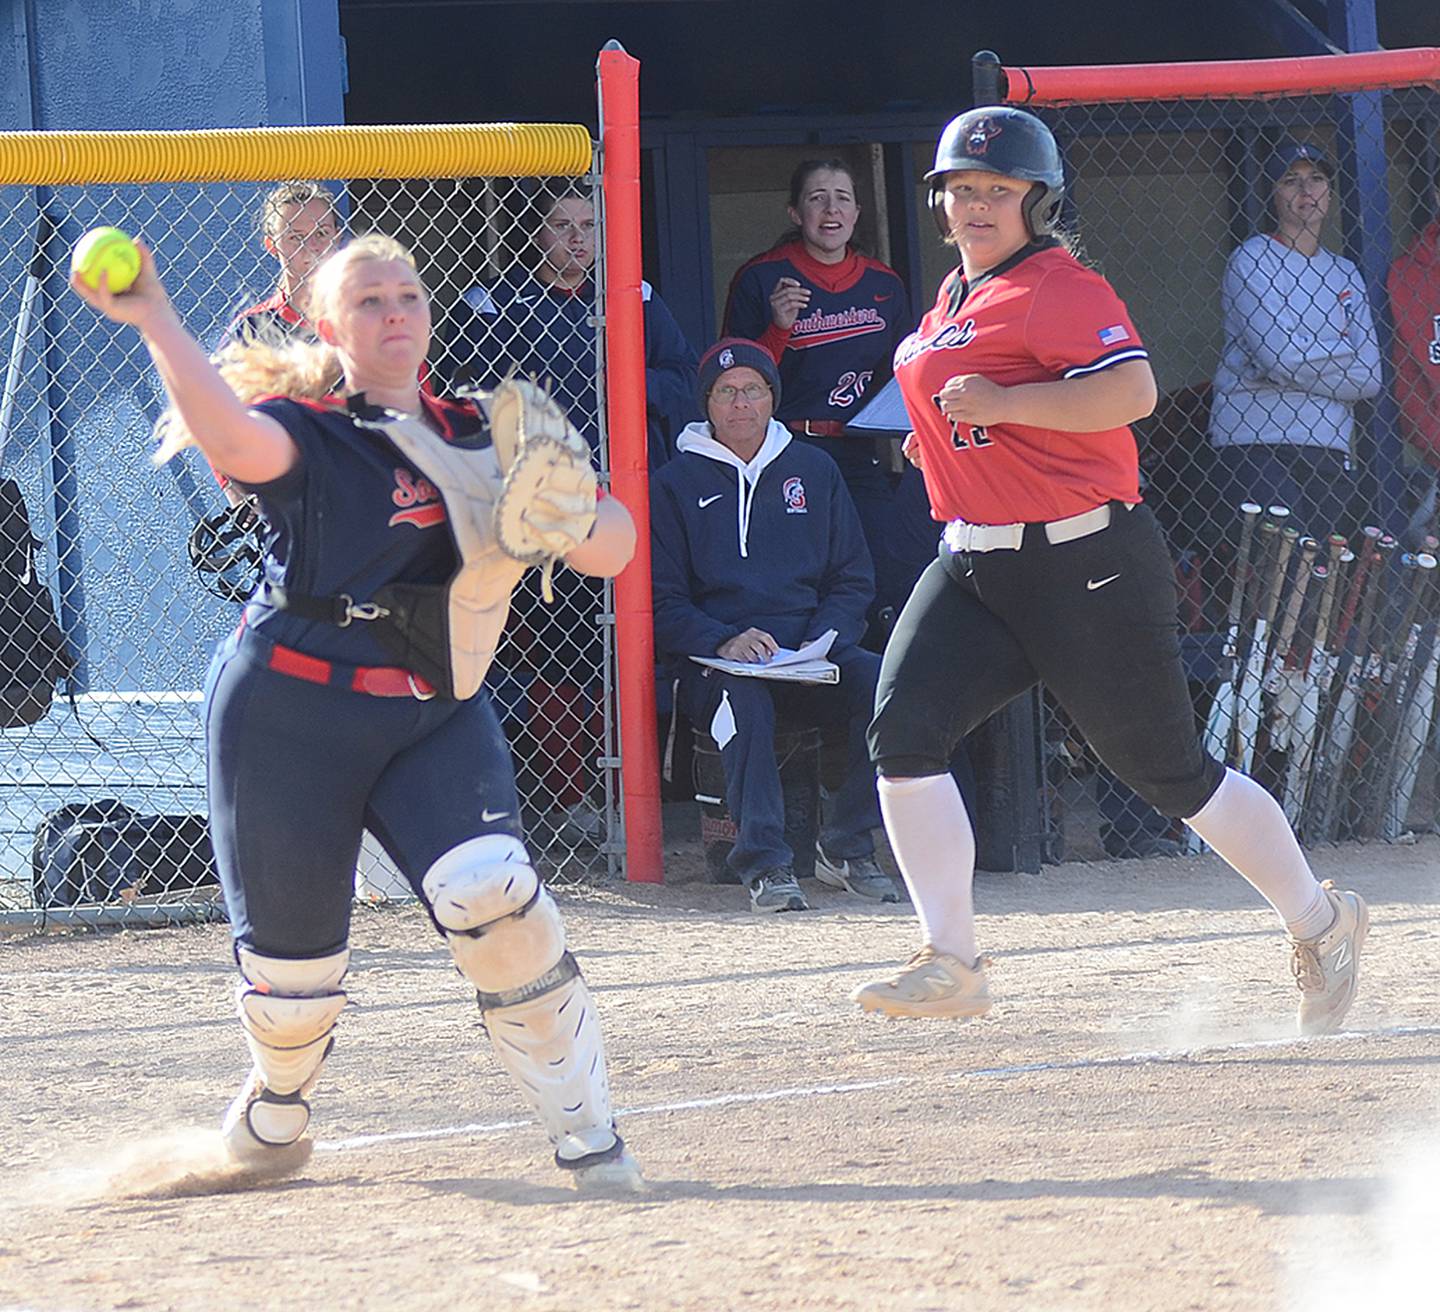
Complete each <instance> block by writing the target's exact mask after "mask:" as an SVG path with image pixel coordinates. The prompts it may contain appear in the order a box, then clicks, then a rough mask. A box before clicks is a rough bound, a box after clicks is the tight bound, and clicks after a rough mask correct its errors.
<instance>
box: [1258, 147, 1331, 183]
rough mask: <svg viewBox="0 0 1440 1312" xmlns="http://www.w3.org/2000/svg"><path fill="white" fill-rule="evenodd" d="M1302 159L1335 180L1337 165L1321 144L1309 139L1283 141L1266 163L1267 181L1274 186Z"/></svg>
mask: <svg viewBox="0 0 1440 1312" xmlns="http://www.w3.org/2000/svg"><path fill="white" fill-rule="evenodd" d="M1301 160H1304V161H1306V162H1307V163H1310V164H1313V165H1314V166H1315V167H1316V168H1317V169H1319V170H1320V172H1321V173H1323V174H1324V175H1325V176H1326V177H1327V178H1329V179H1330V180H1331V181H1332V182H1333V181H1334V180H1335V165H1334V163H1333V162H1332V161H1331V159H1330V156H1329V155H1327V154H1326V153H1325V152H1324V151H1323V150H1321V149H1320V147H1319V146H1316V145H1312V144H1311V143H1310V142H1308V141H1282V142H1281V143H1280V144H1279V145H1278V146H1277V147H1276V148H1275V153H1274V154H1273V155H1271V156H1270V158H1269V159H1268V160H1267V161H1266V163H1265V181H1266V182H1268V183H1269V184H1270V186H1271V187H1272V188H1273V187H1274V186H1275V184H1276V183H1277V182H1279V181H1280V179H1281V178H1283V177H1284V176H1285V174H1286V173H1288V172H1289V171H1290V169H1291V168H1292V167H1293V166H1294V165H1296V164H1298V163H1300V162H1301Z"/></svg>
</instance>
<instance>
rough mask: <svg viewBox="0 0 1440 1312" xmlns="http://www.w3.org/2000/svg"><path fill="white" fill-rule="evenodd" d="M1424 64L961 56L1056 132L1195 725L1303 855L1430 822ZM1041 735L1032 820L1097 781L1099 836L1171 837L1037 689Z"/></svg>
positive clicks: (1436, 355) (1429, 83)
mask: <svg viewBox="0 0 1440 1312" xmlns="http://www.w3.org/2000/svg"><path fill="white" fill-rule="evenodd" d="M1437 75H1440V52H1437V51H1435V50H1430V49H1425V50H1413V51H1396V52H1386V53H1380V54H1360V55H1337V56H1329V57H1317V58H1304V59H1289V60H1260V61H1239V62H1226V63H1211V64H1206V63H1196V64H1185V65H1133V66H1110V67H1085V68H1076V67H1066V68H1012V67H1002V66H1001V65H1000V63H999V61H998V60H997V59H995V57H994V56H991V55H989V54H988V52H987V53H985V54H982V55H981V56H977V66H976V85H977V89H978V92H979V94H978V96H977V99H978V100H979V101H980V103H1000V102H1004V103H1009V104H1015V105H1019V106H1022V107H1025V108H1028V109H1031V110H1032V111H1034V112H1036V113H1038V114H1039V115H1040V116H1041V117H1043V118H1045V119H1046V121H1047V122H1049V123H1050V125H1051V126H1052V128H1053V129H1054V131H1055V133H1056V135H1057V138H1058V139H1059V140H1060V143H1061V147H1062V151H1063V154H1064V156H1065V162H1066V170H1067V179H1068V194H1067V199H1066V211H1065V223H1066V227H1067V229H1069V231H1071V232H1072V233H1074V234H1076V237H1077V240H1078V249H1079V250H1080V252H1081V253H1082V255H1083V257H1084V258H1086V259H1087V260H1089V261H1090V262H1092V263H1094V264H1095V265H1096V266H1097V267H1099V268H1100V269H1101V271H1102V272H1103V273H1104V274H1105V275H1106V277H1107V278H1109V279H1110V281H1111V282H1112V283H1113V284H1114V285H1115V287H1116V289H1117V290H1118V291H1119V293H1120V295H1121V296H1122V297H1123V298H1124V299H1125V300H1126V302H1127V304H1128V306H1129V308H1130V310H1131V311H1132V314H1133V316H1134V318H1135V320H1136V323H1137V326H1138V327H1139V329H1140V331H1141V334H1142V336H1143V337H1144V339H1145V341H1146V344H1147V346H1148V348H1149V350H1150V354H1151V358H1152V364H1153V366H1154V368H1155V372H1156V376H1157V379H1158V380H1159V383H1160V389H1161V394H1162V395H1161V402H1160V405H1159V407H1158V408H1157V411H1156V413H1155V415H1154V416H1153V417H1152V418H1151V419H1149V420H1146V421H1144V422H1142V423H1141V424H1139V425H1137V426H1136V428H1137V437H1138V438H1139V441H1140V444H1141V460H1142V476H1143V488H1144V493H1145V497H1146V500H1147V501H1148V502H1150V503H1151V505H1152V506H1153V507H1154V508H1155V509H1156V511H1157V513H1158V514H1159V516H1160V518H1161V519H1162V522H1163V523H1164V525H1165V528H1166V531H1167V533H1168V535H1169V537H1170V543H1171V547H1172V550H1173V551H1174V552H1175V553H1176V554H1177V556H1178V557H1179V559H1180V566H1179V573H1178V577H1177V583H1178V585H1179V588H1180V596H1181V614H1182V628H1183V629H1184V634H1183V643H1184V651H1185V655H1186V661H1187V669H1188V672H1189V674H1190V677H1191V686H1192V691H1193V693H1194V695H1195V700H1196V711H1197V722H1198V724H1199V726H1200V728H1201V730H1202V732H1206V733H1207V736H1208V740H1209V745H1210V748H1211V750H1212V751H1214V752H1215V753H1216V754H1217V755H1220V756H1222V757H1224V758H1225V759H1227V760H1228V761H1229V762H1230V763H1232V764H1235V765H1237V766H1240V767H1243V768H1246V769H1248V770H1251V771H1252V772H1254V773H1255V774H1256V775H1257V777H1259V778H1260V779H1261V781H1262V782H1264V783H1265V784H1266V785H1267V786H1268V787H1270V788H1271V789H1272V791H1274V792H1275V793H1276V794H1277V796H1279V797H1280V798H1281V800H1282V801H1283V803H1284V805H1285V807H1286V810H1287V812H1288V813H1289V814H1290V815H1291V818H1292V819H1293V820H1294V821H1295V822H1296V823H1297V825H1298V826H1299V828H1300V831H1301V835H1302V838H1303V840H1304V841H1306V842H1307V843H1311V844H1314V843H1317V842H1333V841H1338V840H1342V839H1347V838H1360V839H1363V838H1374V837H1384V838H1389V839H1394V838H1398V837H1400V836H1401V835H1403V834H1405V833H1407V832H1412V831H1414V830H1428V829H1430V828H1432V827H1433V826H1434V824H1435V819H1436V796H1435V787H1434V777H1433V776H1434V764H1435V724H1436V716H1435V690H1436V662H1437V642H1436V602H1437V598H1440V592H1437V589H1436V584H1435V580H1436V574H1437V570H1436V566H1435V558H1434V551H1435V547H1436V540H1435V538H1434V536H1433V534H1434V532H1435V529H1436V515H1435V473H1436V468H1437V466H1440V443H1437V431H1436V429H1435V428H1434V422H1435V421H1434V418H1433V415H1434V409H1433V406H1434V394H1432V392H1431V390H1430V389H1431V388H1433V387H1434V386H1435V384H1436V382H1437V380H1440V349H1437V348H1436V347H1435V346H1434V340H1433V339H1434V337H1435V333H1434V331H1433V328H1434V325H1437V324H1440V274H1437V269H1436V268H1435V267H1432V266H1431V264H1430V263H1429V261H1430V260H1431V258H1432V256H1434V255H1435V254H1436V252H1434V251H1432V250H1431V247H1432V246H1433V245H1434V241H1435V229H1433V228H1428V227H1427V225H1429V224H1430V222H1431V220H1433V219H1434V217H1435V215H1436V211H1437V206H1440V193H1437V190H1436V184H1437V181H1440V173H1437V160H1440V153H1437V150H1440V96H1437V94H1436V85H1435V80H1436V77H1437ZM987 92H988V94H987ZM1295 143H1299V144H1301V145H1303V146H1305V147H1306V148H1307V149H1308V150H1309V151H1311V152H1312V153H1313V154H1314V155H1315V156H1316V157H1318V158H1320V159H1321V160H1322V162H1323V165H1324V170H1323V171H1329V172H1331V173H1333V177H1332V178H1331V179H1330V180H1329V185H1328V187H1327V188H1326V193H1327V195H1326V203H1327V204H1328V213H1327V214H1326V215H1325V220H1324V226H1323V230H1322V236H1321V242H1322V245H1321V252H1320V256H1319V258H1318V260H1317V261H1316V262H1315V263H1314V267H1316V268H1318V267H1320V265H1321V264H1322V263H1325V262H1326V260H1327V259H1328V256H1327V255H1326V253H1327V252H1328V253H1329V254H1331V255H1334V256H1340V257H1342V258H1343V259H1345V260H1347V261H1349V264H1347V265H1339V264H1337V263H1335V262H1334V261H1330V263H1329V264H1328V265H1327V267H1328V268H1329V270H1330V273H1329V277H1328V278H1327V279H1326V280H1322V281H1321V282H1320V283H1319V284H1317V285H1314V286H1311V285H1309V284H1308V283H1307V282H1306V281H1305V278H1304V276H1303V275H1302V276H1301V278H1300V280H1299V281H1298V282H1297V281H1296V278H1295V276H1294V275H1293V274H1290V273H1286V272H1285V271H1284V269H1283V267H1282V265H1281V264H1280V263H1277V262H1276V261H1274V260H1271V259H1269V258H1268V253H1269V252H1271V251H1272V250H1274V249H1278V246H1272V245H1270V244H1267V243H1274V242H1275V238H1274V237H1273V236H1266V234H1267V233H1271V232H1273V230H1274V229H1275V227H1276V223H1277V221H1276V217H1275V213H1274V209H1273V205H1274V194H1275V192H1274V184H1275V182H1276V180H1277V177H1278V174H1277V173H1276V172H1275V162H1276V158H1277V152H1279V151H1282V150H1283V151H1287V152H1291V153H1293V149H1292V147H1293V145H1294V144H1295ZM1257 239H1258V240H1259V243H1260V244H1259V245H1258V246H1256V245H1254V242H1255V241H1256V240H1257ZM1246 242H1250V243H1252V244H1251V245H1249V246H1246V247H1245V248H1244V250H1242V251H1241V252H1240V254H1239V255H1237V254H1236V251H1237V248H1240V247H1242V244H1243V243H1246ZM1417 242H1418V243H1420V245H1419V246H1417V245H1416V243H1417ZM1247 251H1259V252H1261V255H1262V257H1263V258H1261V259H1260V260H1259V264H1258V269H1259V271H1258V272H1257V263H1256V261H1255V260H1248V261H1247V257H1246V252H1247ZM1407 251H1408V252H1409V253H1410V256H1414V255H1415V253H1416V252H1417V251H1418V252H1419V256H1420V258H1419V259H1418V260H1417V259H1415V258H1409V257H1407V258H1403V259H1402V258H1400V257H1401V256H1402V253H1405V252H1407ZM1397 260H1398V261H1399V262H1398V263H1397ZM1347 269H1348V270H1349V271H1350V273H1349V275H1348V276H1349V277H1350V278H1351V281H1350V282H1349V283H1347V282H1346V281H1345V276H1346V275H1345V274H1344V271H1345V270H1347ZM1332 284H1333V285H1332ZM1226 306H1228V307H1229V310H1228V319H1227V314H1226V309H1225V307H1226ZM1262 315H1263V316H1266V318H1265V319H1264V322H1263V324H1262V323H1261V322H1260V319H1259V318H1257V317H1256V316H1262ZM1247 316H1250V318H1247ZM1397 320H1398V321H1399V322H1398V326H1399V327H1400V328H1401V333H1400V335H1399V336H1397V334H1396V327H1397ZM1417 328H1419V329H1422V330H1423V331H1421V332H1420V333H1419V335H1418V337H1417V333H1416V330H1417ZM1237 362H1240V363H1239V364H1238V365H1237ZM1237 367H1238V368H1239V370H1240V373H1241V375H1242V376H1241V377H1240V378H1239V379H1238V381H1237V377H1236V369H1237ZM1237 391H1239V392H1242V393H1244V395H1245V396H1246V398H1247V402H1246V404H1247V407H1248V409H1247V410H1246V412H1245V413H1246V414H1247V415H1248V418H1247V419H1245V420H1244V421H1243V422H1241V421H1239V420H1237V419H1236V418H1235V414H1236V404H1235V399H1234V398H1235V394H1236V392H1237ZM1317 416H1321V417H1319V418H1317ZM1326 416H1328V418H1326ZM1257 435H1263V439H1262V438H1261V437H1260V436H1257ZM1239 447H1247V448H1250V450H1251V453H1252V454H1254V455H1255V456H1256V460H1255V461H1251V460H1249V459H1248V458H1247V457H1246V456H1244V455H1243V454H1242V453H1241V452H1240V451H1239V450H1238V449H1237V448H1239ZM1327 447H1328V449H1327ZM1277 453H1278V454H1277ZM1261 456H1263V457H1264V459H1263V460H1261V459H1260V457H1261ZM1277 461H1278V462H1279V463H1281V464H1283V465H1284V466H1285V469H1284V470H1277V469H1276V468H1275V467H1274V466H1275V464H1276V462H1277ZM1252 469H1253V471H1254V472H1247V471H1250V470H1252ZM1248 501H1254V502H1257V503H1258V504H1259V509H1258V510H1255V511H1251V512H1249V513H1242V511H1241V505H1242V503H1244V502H1248ZM1282 502H1289V503H1290V504H1281V503H1282ZM1272 507H1275V509H1274V510H1273V511H1272V509H1271V508H1272ZM1287 511H1288V512H1289V513H1286V512H1287ZM1247 525H1248V528H1247ZM1342 553H1343V554H1342ZM1237 578H1238V580H1239V583H1238V586H1237ZM1043 734H1044V739H1045V742H1046V747H1047V752H1046V754H1047V759H1048V770H1047V788H1046V790H1045V796H1044V797H1043V798H1042V804H1041V809H1042V811H1045V812H1046V813H1047V814H1049V815H1051V816H1054V817H1057V820H1056V823H1057V824H1058V823H1060V822H1059V820H1058V817H1060V816H1062V815H1063V814H1065V813H1066V812H1067V811H1069V812H1073V810H1074V809H1075V804H1076V802H1077V799H1078V797H1079V795H1080V792H1081V789H1082V785H1081V784H1080V783H1079V780H1078V777H1079V776H1084V775H1089V774H1092V773H1093V774H1094V775H1095V777H1096V781H1095V785H1094V787H1095V791H1096V794H1097V805H1098V815H1097V814H1096V813H1095V812H1094V811H1091V810H1090V809H1089V804H1088V803H1087V804H1086V806H1085V807H1084V810H1085V812H1086V814H1087V815H1089V816H1091V817H1092V818H1093V820H1094V822H1095V823H1098V825H1099V828H1100V831H1101V834H1102V836H1103V837H1104V839H1105V845H1106V848H1107V850H1110V851H1111V852H1112V853H1115V854H1123V853H1125V852H1126V849H1127V848H1135V849H1140V850H1154V849H1155V848H1156V846H1157V840H1158V842H1159V846H1162V847H1163V845H1164V842H1165V841H1168V840H1183V837H1184V836H1183V834H1182V833H1181V831H1180V830H1179V829H1177V828H1175V827H1173V826H1170V825H1167V824H1165V823H1164V822H1163V821H1162V820H1161V818H1160V817H1158V816H1156V815H1154V813H1153V812H1150V811H1148V808H1145V807H1144V806H1143V805H1142V804H1140V803H1139V801H1138V799H1136V798H1134V797H1133V795H1131V794H1129V792H1128V790H1126V789H1124V788H1123V786H1119V785H1117V784H1116V783H1115V781H1113V780H1112V779H1110V778H1109V777H1108V776H1107V775H1106V773H1105V772H1104V770H1103V766H1101V765H1099V763H1098V762H1096V761H1095V760H1094V758H1093V757H1092V756H1091V755H1090V754H1089V752H1088V749H1087V747H1086V746H1085V744H1084V743H1083V742H1081V741H1080V740H1079V739H1078V737H1077V735H1076V734H1075V732H1074V730H1073V728H1072V727H1071V726H1070V725H1069V724H1068V723H1067V721H1066V720H1065V717H1064V716H1063V714H1062V713H1060V712H1059V710H1058V708H1055V707H1053V706H1050V705H1049V704H1048V703H1047V711H1046V714H1045V717H1044V724H1043ZM1086 787H1088V785H1086ZM1057 794H1063V795H1064V796H1065V797H1066V798H1068V799H1069V801H1070V805H1069V806H1066V805H1064V804H1062V803H1061V802H1060V801H1058V800H1057Z"/></svg>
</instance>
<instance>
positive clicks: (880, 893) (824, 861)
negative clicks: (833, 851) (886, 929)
mask: <svg viewBox="0 0 1440 1312" xmlns="http://www.w3.org/2000/svg"><path fill="white" fill-rule="evenodd" d="M815 878H816V879H818V880H819V881H820V882H821V883H822V884H825V885H826V886H827V887H829V888H840V889H844V890H845V892H847V893H854V894H855V896H856V897H865V898H869V899H870V900H871V901H872V902H898V901H899V900H900V890H899V889H898V888H896V887H895V881H894V880H893V879H891V878H890V876H889V875H887V874H886V873H885V872H884V871H883V870H881V869H880V867H879V866H878V865H876V863H875V858H874V857H873V856H852V857H851V858H850V859H849V860H848V861H847V860H835V859H833V858H831V857H828V856H826V855H825V849H824V848H823V847H821V846H820V844H819V843H816V844H815Z"/></svg>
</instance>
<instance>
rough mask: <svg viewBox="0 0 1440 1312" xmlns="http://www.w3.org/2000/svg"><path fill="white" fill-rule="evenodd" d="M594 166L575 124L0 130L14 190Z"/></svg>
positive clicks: (570, 172) (580, 170) (1, 164)
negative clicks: (95, 185)
mask: <svg viewBox="0 0 1440 1312" xmlns="http://www.w3.org/2000/svg"><path fill="white" fill-rule="evenodd" d="M590 164H591V142H590V133H589V131H588V130H587V129H585V128H583V127H581V126H579V125H578V124H574V123H473V124H455V125H449V126H438V127H437V126H431V127H329V128H220V129H215V130H212V131H205V132H0V184H3V185H6V186H53V187H59V186H83V185H86V184H90V183H116V184H120V183H142V182H266V181H271V180H273V179H275V178H479V177H581V176H583V175H584V174H586V173H588V172H589V171H590Z"/></svg>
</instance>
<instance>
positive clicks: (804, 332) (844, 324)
mask: <svg viewBox="0 0 1440 1312" xmlns="http://www.w3.org/2000/svg"><path fill="white" fill-rule="evenodd" d="M887 327H888V325H887V323H886V322H885V317H884V315H882V314H881V313H880V311H879V310H877V309H876V308H875V307H874V306H873V305H864V306H855V305H852V306H851V307H850V308H849V309H847V310H836V311H835V312H834V313H832V314H826V313H825V311H823V310H816V311H815V312H814V313H812V314H807V315H806V316H805V317H804V318H803V319H796V320H795V327H794V328H792V329H791V330H790V340H789V341H788V342H787V343H786V347H787V348H788V349H789V350H791V351H808V350H809V349H810V348H811V347H812V346H828V345H829V344H830V343H831V342H843V341H846V340H848V339H849V338H851V337H864V336H866V335H867V334H869V333H883V332H884V331H885V330H886V328H887Z"/></svg>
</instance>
